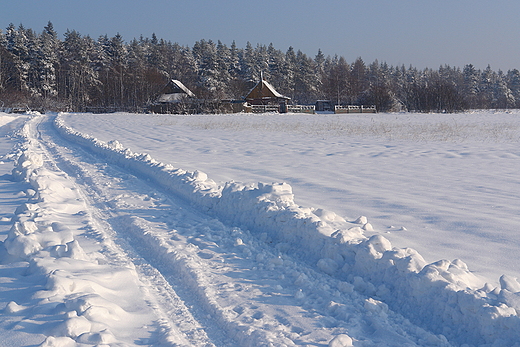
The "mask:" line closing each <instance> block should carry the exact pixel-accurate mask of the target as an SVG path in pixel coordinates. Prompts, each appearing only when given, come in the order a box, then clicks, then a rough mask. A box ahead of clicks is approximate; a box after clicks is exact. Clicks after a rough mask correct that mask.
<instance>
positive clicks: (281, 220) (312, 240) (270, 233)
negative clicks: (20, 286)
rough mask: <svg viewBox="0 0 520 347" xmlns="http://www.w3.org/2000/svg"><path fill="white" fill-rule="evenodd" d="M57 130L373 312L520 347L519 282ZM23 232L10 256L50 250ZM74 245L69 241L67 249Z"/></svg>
mask: <svg viewBox="0 0 520 347" xmlns="http://www.w3.org/2000/svg"><path fill="white" fill-rule="evenodd" d="M55 127H56V129H57V130H58V132H59V133H60V134H61V135H62V136H63V137H65V138H66V139H68V140H70V141H73V142H75V143H77V144H79V145H81V146H83V147H85V148H87V149H89V150H90V151H92V152H94V153H96V154H98V155H101V156H103V158H105V159H106V161H107V162H110V163H114V164H117V165H119V166H121V167H123V168H125V169H127V170H129V171H131V172H132V173H134V174H136V175H138V176H141V177H146V178H147V179H149V180H150V181H151V182H153V183H154V184H156V185H158V186H160V187H161V188H163V189H165V190H167V191H169V192H171V193H172V194H175V195H177V196H179V197H182V198H183V199H184V200H186V201H187V202H189V203H191V204H192V205H194V206H196V207H197V208H198V209H202V210H204V211H205V212H206V213H208V214H210V215H212V216H215V217H216V218H218V219H220V220H221V221H223V222H224V223H226V224H228V225H232V226H237V227H240V228H243V229H248V230H250V231H251V232H252V233H254V234H255V235H257V237H258V239H260V240H262V241H265V242H267V243H272V244H273V245H274V246H275V247H276V248H277V249H279V250H280V251H281V252H287V253H289V254H291V255H292V256H295V257H299V258H300V259H301V260H303V261H306V262H308V263H310V264H312V265H314V266H316V267H317V268H318V269H320V270H321V271H323V272H324V273H326V274H328V275H330V276H333V277H335V278H338V279H340V280H343V281H346V282H349V283H350V284H347V285H348V286H353V288H355V290H357V291H358V292H360V293H363V294H365V295H367V296H369V297H373V298H374V299H376V300H374V301H373V302H374V310H375V311H377V312H379V314H384V311H385V309H384V306H385V305H388V307H390V308H391V309H392V310H395V311H397V312H399V313H401V314H402V315H403V316H405V317H407V318H408V319H410V320H411V321H413V322H414V323H416V324H418V325H420V326H422V327H425V328H426V329H428V330H430V331H432V332H434V333H436V334H442V335H444V336H446V337H447V338H448V339H449V340H450V341H451V342H453V343H458V344H471V345H484V344H489V345H490V346H491V345H493V346H519V345H520V343H519V342H518V341H520V319H519V317H518V313H519V311H518V310H520V284H519V283H518V282H517V280H516V279H515V278H512V277H509V276H502V277H501V278H500V287H498V288H493V287H492V286H490V285H488V284H486V285H485V286H484V287H483V288H475V287H474V284H473V283H476V279H475V278H474V276H473V275H472V273H471V272H470V270H469V269H468V268H467V266H466V264H465V263H464V262H462V261H461V260H458V259H457V260H454V261H448V260H440V261H438V262H434V263H431V264H427V263H426V262H425V261H424V259H423V258H422V257H421V255H420V254H418V253H417V252H416V251H415V250H413V249H409V248H405V249H397V248H394V247H392V245H391V243H390V242H389V241H388V240H387V239H386V238H384V237H382V236H373V237H371V238H367V237H365V236H364V234H363V231H364V230H370V228H371V225H370V223H368V220H367V219H366V217H360V218H359V219H358V220H356V221H355V222H348V221H345V220H344V219H343V218H341V217H339V216H336V215H335V214H334V213H333V212H330V211H323V210H315V209H312V208H303V207H300V206H298V205H296V204H295V203H294V199H293V194H292V189H291V187H290V186H289V185H288V184H286V183H273V184H263V183H258V184H243V183H238V182H227V183H225V184H224V185H222V186H220V185H218V184H216V183H215V182H214V181H213V180H211V179H210V178H208V177H207V175H206V174H205V173H203V172H200V171H194V172H189V171H185V170H182V169H179V168H175V167H173V166H171V165H169V164H164V163H161V162H158V161H156V160H154V159H153V158H152V157H151V156H150V155H148V154H144V153H134V152H132V151H131V150H130V149H128V148H125V147H124V146H123V145H122V144H121V143H119V142H118V141H116V140H114V141H110V142H108V143H106V142H102V141H100V140H98V139H96V138H94V137H91V136H88V135H85V134H82V133H79V132H77V131H75V130H74V129H72V128H70V127H68V126H66V125H65V123H64V122H63V120H62V119H61V118H60V117H59V116H57V117H56V119H55ZM35 161H37V159H35ZM24 162H25V161H24V160H20V163H19V165H18V169H17V170H18V171H19V172H17V173H16V174H17V175H18V176H19V177H21V178H22V177H27V176H28V171H27V170H26V168H25V167H29V166H30V165H24V164H23V163H24ZM30 162H32V161H31V160H30ZM24 166H25V167H24ZM30 208H31V207H30V206H28V207H27V209H28V210H30ZM31 227H32V226H31V224H30V223H29V224H27V225H24V226H23V228H25V229H24V230H26V229H31ZM16 228H18V229H20V228H19V227H16ZM18 229H17V230H18ZM20 230H21V229H20ZM20 230H19V231H14V232H13V236H11V235H10V238H9V242H6V246H8V247H10V248H11V249H12V252H22V253H24V252H25V253H30V252H32V251H33V250H34V249H37V248H38V247H43V246H42V243H41V242H40V241H37V240H36V241H35V240H33V239H31V238H29V239H31V240H29V241H28V240H26V239H27V235H26V233H27V232H26V231H23V230H22V231H20ZM18 237H19V238H20V240H17V238H18ZM71 241H72V240H68V242H71ZM66 244H67V245H68V243H66ZM38 245H40V246H38ZM69 248H71V249H73V246H72V244H71V246H70V247H69V246H67V248H66V249H65V251H66V252H69ZM20 249H21V250H22V251H21V250H20ZM71 252H72V251H71ZM25 253H24V254H25ZM381 301H382V302H381Z"/></svg>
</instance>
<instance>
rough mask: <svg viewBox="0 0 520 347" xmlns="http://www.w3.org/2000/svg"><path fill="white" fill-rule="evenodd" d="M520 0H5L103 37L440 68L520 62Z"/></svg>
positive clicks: (22, 19)
mask: <svg viewBox="0 0 520 347" xmlns="http://www.w3.org/2000/svg"><path fill="white" fill-rule="evenodd" d="M519 14H520V1H514V0H493V1H491V0H489V1H484V0H473V1H469V0H430V1H426V0H424V1H423V0H320V1H318V0H315V1H312V2H310V1H305V0H303V1H298V0H262V1H247V0H243V1H238V0H220V1H210V0H189V1H188V0H182V1H181V0H169V1H168V0H148V1H144V0H127V1H123V0H89V1H85V0H81V1H80V0H17V1H13V0H0V28H1V29H3V30H4V29H5V28H6V27H7V26H8V25H9V23H13V24H15V25H16V26H18V25H19V24H20V23H22V24H23V25H24V26H25V27H26V28H32V29H33V30H36V31H38V32H41V30H42V29H43V27H44V26H45V25H46V24H47V22H48V21H51V22H52V23H53V24H54V28H55V29H56V31H57V32H58V34H59V35H60V37H62V38H63V34H64V33H65V31H66V30H67V29H71V30H72V29H74V30H76V31H78V32H80V33H81V34H83V35H90V36H91V37H93V38H97V37H99V36H100V35H105V34H107V35H108V36H110V37H111V36H114V35H115V34H117V33H120V34H121V35H122V36H123V38H124V39H125V40H126V41H130V40H131V39H132V38H134V37H137V38H138V37H139V36H140V35H143V36H144V37H151V35H152V33H155V34H156V35H157V37H158V38H163V39H165V40H169V41H172V42H178V43H179V44H182V45H188V46H190V47H191V46H193V43H194V42H195V41H197V40H200V39H206V40H208V39H211V40H213V41H217V40H221V41H222V42H223V43H225V44H227V45H230V44H231V42H232V41H233V40H234V41H235V42H236V44H237V46H238V47H245V45H246V43H247V41H249V42H251V43H252V44H253V45H254V46H256V44H257V43H260V44H265V45H268V44H269V43H273V45H274V47H275V48H277V49H280V50H282V51H286V50H287V48H289V46H293V47H294V49H296V50H301V51H302V52H304V53H306V54H307V55H310V56H312V57H314V56H315V55H316V53H317V52H318V49H321V50H322V51H323V53H324V54H325V55H331V56H333V55H335V54H337V55H340V56H344V57H345V58H346V59H347V61H349V62H353V61H354V60H355V59H356V58H357V57H361V58H363V60H364V61H365V62H366V63H370V62H373V61H374V60H375V59H378V60H379V61H380V62H383V61H385V62H387V63H388V64H390V65H401V64H404V65H405V66H408V65H410V64H411V65H413V66H415V67H418V68H425V67H430V68H434V69H436V68H438V67H439V66H440V65H444V64H448V65H451V66H458V67H463V66H464V65H466V64H473V65H475V66H476V67H477V68H480V69H484V68H486V66H487V65H488V64H490V65H491V67H492V68H493V69H494V70H498V69H502V70H504V71H507V70H509V69H513V68H518V69H520V40H519V38H520V37H519V36H520V19H519Z"/></svg>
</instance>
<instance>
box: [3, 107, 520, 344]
mask: <svg viewBox="0 0 520 347" xmlns="http://www.w3.org/2000/svg"><path fill="white" fill-rule="evenodd" d="M21 135H22V137H23V139H24V140H23V142H22V143H21V146H20V148H19V150H18V152H17V157H18V159H17V161H16V163H17V166H16V168H15V169H14V170H13V176H14V177H15V178H17V179H18V180H22V181H27V182H29V183H30V184H31V188H30V189H27V190H26V195H27V196H28V201H27V203H25V204H23V205H22V206H20V208H18V209H17V211H16V216H15V217H14V218H13V226H12V228H11V231H10V232H9V235H8V236H7V238H6V239H5V241H4V246H5V249H6V251H7V253H8V255H7V254H6V255H5V256H4V258H5V259H4V261H3V264H11V265H12V266H13V267H14V266H15V264H18V265H16V266H18V267H20V266H25V267H26V270H24V271H26V272H27V275H26V276H25V277H26V278H25V279H24V280H27V278H29V279H30V280H32V281H34V282H35V283H37V284H38V285H37V286H35V289H34V291H33V292H32V293H31V296H30V299H26V297H27V296H25V297H20V298H18V301H14V300H13V301H11V302H9V303H8V304H7V305H6V307H5V308H4V312H5V313H6V314H7V315H9V317H10V318H9V319H10V320H11V321H12V322H15V323H13V324H16V326H27V323H28V322H29V321H30V322H31V323H33V324H35V325H34V326H35V327H34V328H32V329H33V330H31V329H29V328H25V332H27V333H31V332H32V333H36V334H40V335H41V336H46V337H45V340H44V342H43V343H42V345H47V346H69V345H81V344H84V345H92V344H109V345H114V346H116V345H142V344H145V345H165V346H168V345H170V346H177V345H194V346H204V345H207V346H211V345H214V346H263V345H265V346H269V345H272V346H292V345H314V346H327V345H328V346H349V345H354V346H375V345H377V346H406V345H409V346H449V345H461V344H464V343H466V344H472V345H483V346H484V345H486V344H487V345H489V346H491V345H494V346H513V345H514V344H515V343H517V341H519V340H520V335H519V334H520V320H519V319H518V315H517V311H516V310H518V309H520V305H519V304H518V302H520V301H519V300H518V294H516V293H517V292H520V285H519V284H518V283H517V282H516V280H515V279H513V278H510V277H507V276H503V277H502V278H501V288H492V287H490V286H485V287H484V288H472V285H471V284H472V283H474V282H475V279H474V278H473V277H472V274H471V273H470V271H469V270H468V269H467V267H466V266H465V264H464V263H463V262H462V261H459V260H457V261H453V262H449V261H439V262H436V263H433V264H426V262H425V261H424V260H423V259H422V257H421V256H420V255H419V254H418V253H417V252H415V251H414V250H412V249H396V248H393V247H392V245H391V244H390V242H389V241H388V240H386V239H385V238H384V237H381V236H373V237H371V238H366V237H365V236H364V234H363V233H364V230H369V229H370V228H371V226H370V223H368V221H367V220H366V218H365V217H360V218H359V219H358V220H357V221H355V222H347V221H345V220H344V219H343V218H341V217H339V216H336V215H335V214H334V213H333V212H330V211H323V210H315V209H312V208H303V207H300V206H297V205H296V204H295V203H294V201H293V195H292V191H291V187H290V186H289V185H287V184H271V185H267V184H261V183H259V184H241V183H236V182H228V183H226V185H224V186H218V185H217V184H216V183H215V182H213V181H212V180H211V179H209V178H208V177H207V176H206V175H205V174H204V173H202V172H198V171H196V172H187V171H184V170H182V169H178V168H174V167H173V166H171V165H168V164H163V163H160V162H157V161H155V160H154V159H153V158H152V157H150V156H149V155H147V154H140V153H133V152H131V151H130V150H129V149H126V148H124V146H123V145H121V144H120V143H119V142H117V141H111V142H109V143H104V142H102V141H99V140H97V139H95V138H92V137H90V136H87V135H84V134H81V133H78V132H76V131H74V130H73V129H71V128H70V127H67V126H66V125H65V124H64V123H63V122H62V121H61V120H60V117H59V116H58V117H54V116H50V115H47V116H35V117H32V118H31V119H30V120H29V121H28V122H27V124H26V126H25V127H24V128H23V131H22V134H21ZM7 258H8V259H7ZM6 259H7V260H6ZM20 264H21V265H20ZM19 281H21V277H20V279H19ZM36 326H37V327H38V328H36Z"/></svg>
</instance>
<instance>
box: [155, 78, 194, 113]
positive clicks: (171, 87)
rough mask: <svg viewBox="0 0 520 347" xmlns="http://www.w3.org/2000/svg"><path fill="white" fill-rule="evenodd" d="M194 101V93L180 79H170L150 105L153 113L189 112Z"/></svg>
mask: <svg viewBox="0 0 520 347" xmlns="http://www.w3.org/2000/svg"><path fill="white" fill-rule="evenodd" d="M195 102H196V97H195V94H194V93H193V92H192V91H191V90H189V89H188V88H187V87H186V86H185V85H184V84H182V82H181V81H178V80H173V79H172V80H170V81H169V82H168V83H167V84H166V85H165V86H164V88H163V89H162V90H161V93H160V94H159V96H158V97H157V99H156V100H155V102H154V103H153V104H152V105H151V107H150V110H151V111H152V112H154V113H190V112H192V109H193V104H195Z"/></svg>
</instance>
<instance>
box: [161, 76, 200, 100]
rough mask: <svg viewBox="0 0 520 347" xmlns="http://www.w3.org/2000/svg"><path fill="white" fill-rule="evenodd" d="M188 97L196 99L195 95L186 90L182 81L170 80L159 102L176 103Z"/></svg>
mask: <svg viewBox="0 0 520 347" xmlns="http://www.w3.org/2000/svg"><path fill="white" fill-rule="evenodd" d="M186 96H189V97H192V98H194V97H195V94H193V92H192V91H191V90H189V89H188V88H186V86H185V85H184V84H182V82H181V81H178V80H170V81H169V82H168V83H167V84H166V85H165V86H164V88H163V90H162V91H161V95H159V97H158V98H157V102H176V101H179V100H181V99H182V98H184V97H186Z"/></svg>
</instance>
